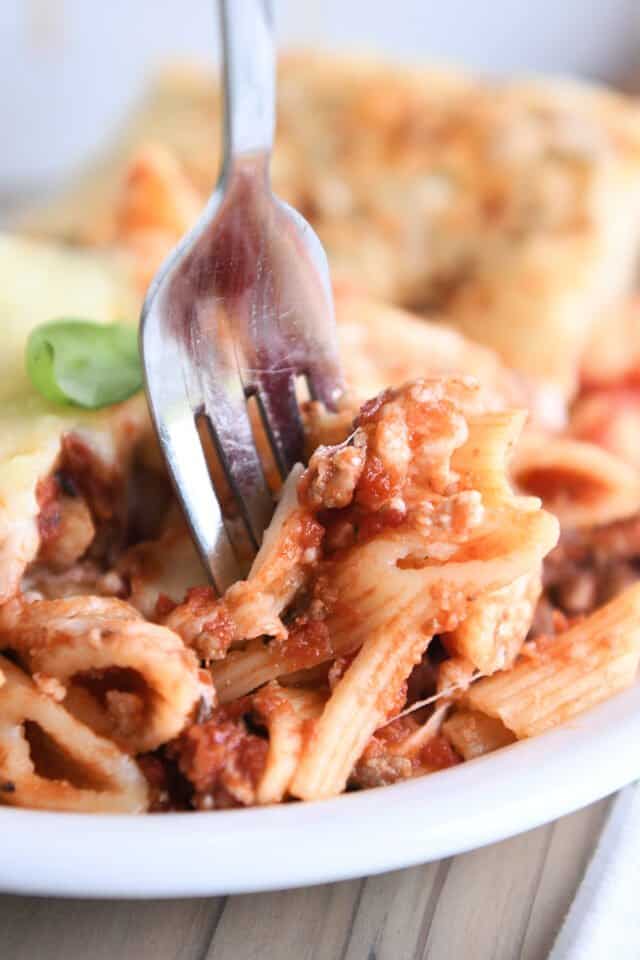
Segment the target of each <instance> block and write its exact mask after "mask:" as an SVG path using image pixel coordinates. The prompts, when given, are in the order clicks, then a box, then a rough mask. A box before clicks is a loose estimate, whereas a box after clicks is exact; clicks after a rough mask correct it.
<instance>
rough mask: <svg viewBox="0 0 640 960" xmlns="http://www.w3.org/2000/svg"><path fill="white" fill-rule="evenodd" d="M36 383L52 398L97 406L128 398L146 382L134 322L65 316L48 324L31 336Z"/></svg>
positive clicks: (30, 368)
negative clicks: (119, 322)
mask: <svg viewBox="0 0 640 960" xmlns="http://www.w3.org/2000/svg"><path fill="white" fill-rule="evenodd" d="M26 365H27V373H28V375H29V379H30V380H31V383H32V384H33V386H34V387H35V388H36V390H38V391H39V392H40V393H41V394H42V395H43V396H44V397H46V399H47V400H52V401H54V402H55V403H66V404H73V405H75V406H78V407H86V408H88V409H91V410H97V409H99V408H100V407H108V406H110V405H111V404H112V403H119V402H120V401H121V400H126V399H127V397H130V396H131V395H132V394H134V393H137V391H138V390H140V388H141V387H142V366H141V363H140V354H139V352H138V337H137V331H136V329H135V328H134V327H131V326H128V325H125V324H118V323H113V324H108V325H104V324H99V323H91V322H90V321H88V320H75V319H66V318H65V319H61V320H53V321H52V322H51V323H43V324H42V325H41V326H39V327H35V329H34V330H33V331H32V332H31V335H30V337H29V339H28V341H27V353H26Z"/></svg>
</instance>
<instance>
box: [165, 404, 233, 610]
mask: <svg viewBox="0 0 640 960" xmlns="http://www.w3.org/2000/svg"><path fill="white" fill-rule="evenodd" d="M157 426H158V430H159V432H160V435H161V442H162V446H163V448H164V450H165V454H166V456H167V458H168V461H169V463H168V465H169V472H170V475H171V477H172V480H173V483H174V486H175V490H176V493H177V495H178V497H179V499H180V501H181V503H182V507H183V509H184V513H185V516H186V518H187V522H188V524H189V526H190V527H191V530H192V533H193V534H194V537H195V542H196V544H197V546H198V549H199V552H200V555H201V558H202V561H203V563H204V564H205V566H206V568H207V569H208V571H209V573H210V575H211V578H212V580H213V585H214V587H215V589H216V591H217V592H218V593H219V594H222V593H224V591H225V590H226V589H227V587H229V586H230V585H231V584H232V583H234V582H235V581H236V580H238V579H239V578H240V577H241V575H242V572H241V570H240V566H239V564H238V561H237V559H236V555H235V552H234V549H233V546H232V544H231V540H230V538H229V535H228V533H227V530H226V527H225V523H224V518H223V516H222V510H221V509H220V503H219V502H218V498H217V496H216V494H215V491H214V489H213V487H212V485H211V477H210V475H209V468H208V466H207V461H206V459H205V456H204V453H203V450H202V445H201V442H200V437H199V435H198V431H197V428H196V425H195V421H194V418H193V413H192V410H191V407H190V405H189V404H188V403H186V402H185V403H184V405H182V409H180V411H179V412H178V408H177V407H174V410H173V415H172V416H171V418H166V419H164V420H163V421H162V422H159V421H158V422H157Z"/></svg>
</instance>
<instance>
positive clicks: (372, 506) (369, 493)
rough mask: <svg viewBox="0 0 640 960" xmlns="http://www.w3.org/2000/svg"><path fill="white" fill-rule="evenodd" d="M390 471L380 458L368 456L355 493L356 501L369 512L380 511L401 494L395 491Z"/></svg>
mask: <svg viewBox="0 0 640 960" xmlns="http://www.w3.org/2000/svg"><path fill="white" fill-rule="evenodd" d="M394 486H396V485H395V484H394V483H393V480H392V478H391V476H390V475H389V472H388V470H387V469H386V468H385V466H384V464H383V462H382V460H381V459H380V457H376V456H368V457H367V459H366V461H365V465H364V469H363V471H362V474H361V476H360V479H359V480H358V485H357V487H356V492H355V498H354V499H355V501H356V503H358V504H359V505H360V506H361V507H365V508H366V509H368V510H378V509H380V507H381V506H382V505H383V504H384V503H387V502H388V500H389V499H390V498H391V497H392V496H393V495H394V493H397V492H399V491H398V490H395V489H394Z"/></svg>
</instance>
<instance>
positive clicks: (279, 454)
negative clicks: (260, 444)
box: [256, 372, 304, 480]
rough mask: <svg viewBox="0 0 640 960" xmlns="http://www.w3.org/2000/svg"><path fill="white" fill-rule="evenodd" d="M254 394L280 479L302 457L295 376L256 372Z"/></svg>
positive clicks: (301, 432)
mask: <svg viewBox="0 0 640 960" xmlns="http://www.w3.org/2000/svg"><path fill="white" fill-rule="evenodd" d="M256 379H257V385H256V396H257V399H258V404H259V406H260V413H261V414H262V419H263V422H264V425H265V429H266V431H267V434H268V437H269V441H270V443H271V448H272V450H273V453H274V455H275V458H276V462H277V464H278V468H279V470H280V473H281V475H282V479H283V480H284V479H285V477H286V476H287V475H288V473H289V471H290V470H291V468H292V467H293V466H294V465H295V464H296V463H300V462H301V461H302V459H303V457H304V430H303V426H302V419H301V417H300V408H299V406H298V400H297V397H296V382H295V377H294V376H293V375H292V374H291V373H288V372H283V373H280V372H272V373H270V374H260V375H258V377H257V378H256Z"/></svg>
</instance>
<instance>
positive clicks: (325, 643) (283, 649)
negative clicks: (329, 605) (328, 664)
mask: <svg viewBox="0 0 640 960" xmlns="http://www.w3.org/2000/svg"><path fill="white" fill-rule="evenodd" d="M272 645H273V648H274V650H277V651H278V654H279V655H280V656H282V658H283V659H284V660H286V661H287V667H288V668H289V669H290V670H303V669H304V668H306V667H312V666H314V665H315V664H316V663H323V662H324V661H325V660H328V659H330V657H332V656H333V646H332V643H331V636H330V635H329V630H328V628H327V625H326V623H325V622H324V621H323V620H308V619H307V618H306V617H300V618H298V620H295V621H294V622H293V624H292V626H291V627H290V628H289V635H288V636H287V637H285V638H284V639H283V640H274V641H273V644H272Z"/></svg>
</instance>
